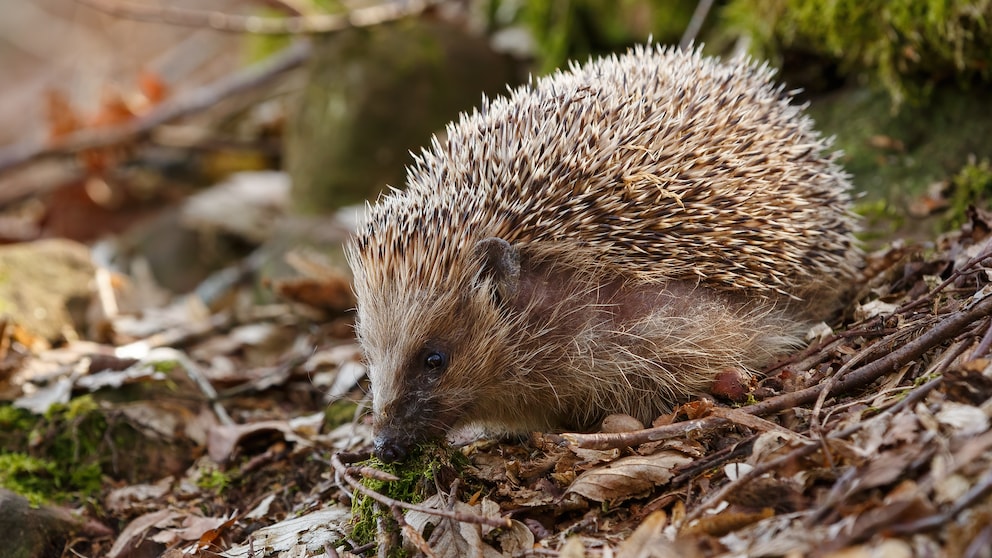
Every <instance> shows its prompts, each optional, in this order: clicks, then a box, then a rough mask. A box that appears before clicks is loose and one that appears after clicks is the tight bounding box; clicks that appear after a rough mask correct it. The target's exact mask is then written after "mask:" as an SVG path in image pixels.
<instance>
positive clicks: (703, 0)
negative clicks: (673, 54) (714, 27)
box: [679, 0, 713, 49]
mask: <svg viewBox="0 0 992 558" xmlns="http://www.w3.org/2000/svg"><path fill="white" fill-rule="evenodd" d="M712 7H713V0H699V2H698V3H697V4H696V9H695V10H694V11H693V12H692V19H690V20H689V25H687V26H686V27H685V32H684V33H682V40H680V41H679V48H681V49H686V48H689V45H691V44H692V43H694V42H696V36H697V35H699V30H700V29H702V27H703V22H704V21H706V16H707V15H708V14H709V13H710V8H712Z"/></svg>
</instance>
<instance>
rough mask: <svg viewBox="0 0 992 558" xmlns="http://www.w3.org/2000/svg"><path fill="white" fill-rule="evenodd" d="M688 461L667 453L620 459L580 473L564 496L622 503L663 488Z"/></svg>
mask: <svg viewBox="0 0 992 558" xmlns="http://www.w3.org/2000/svg"><path fill="white" fill-rule="evenodd" d="M690 462H692V458H691V457H688V456H687V455H685V454H684V453H682V452H676V451H670V450H666V451H660V452H658V453H655V454H652V455H645V456H641V455H633V456H630V457H623V458H621V459H618V460H616V461H614V462H612V463H610V464H608V465H604V466H602V467H598V468H596V469H592V470H589V471H586V472H585V473H582V474H581V475H579V477H578V478H576V479H575V482H573V483H572V485H571V486H569V487H568V490H567V491H566V493H574V494H579V495H581V496H584V497H586V498H588V499H589V500H593V501H595V502H622V501H624V500H628V499H630V498H635V497H637V496H643V495H645V494H647V493H648V492H650V491H651V490H652V489H654V488H657V487H659V486H663V485H664V484H666V483H668V481H669V480H671V478H672V477H673V476H674V475H675V470H676V469H677V468H679V467H681V466H683V465H686V464H688V463H690Z"/></svg>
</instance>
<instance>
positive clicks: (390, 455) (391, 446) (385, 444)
mask: <svg viewBox="0 0 992 558" xmlns="http://www.w3.org/2000/svg"><path fill="white" fill-rule="evenodd" d="M408 453H410V446H409V444H407V443H404V442H401V441H400V440H398V439H396V438H393V437H389V436H384V435H382V434H379V435H378V436H376V437H375V440H374V441H373V442H372V454H373V455H375V456H376V457H378V458H379V459H380V460H382V461H383V462H384V463H395V462H397V461H399V460H401V459H403V458H404V457H406V456H407V454H408Z"/></svg>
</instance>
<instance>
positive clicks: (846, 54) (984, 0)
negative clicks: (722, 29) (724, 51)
mask: <svg viewBox="0 0 992 558" xmlns="http://www.w3.org/2000/svg"><path fill="white" fill-rule="evenodd" d="M990 6H992V0H978V1H975V0H732V1H731V2H730V3H729V4H728V5H727V6H725V8H724V9H723V10H722V12H721V19H722V21H723V24H724V25H726V26H728V27H729V28H732V29H733V28H736V29H737V30H739V31H743V32H745V33H746V34H747V35H748V36H749V37H751V38H752V45H751V48H752V53H753V54H756V55H758V56H759V57H761V58H772V59H776V58H780V57H781V56H782V52H783V49H784V48H790V49H794V50H800V51H805V52H811V53H816V54H819V55H822V56H825V57H828V58H831V59H834V60H836V61H838V62H839V63H840V64H841V65H842V68H843V69H844V70H845V71H847V72H850V73H855V74H859V73H860V74H864V75H867V76H869V77H870V78H871V79H872V80H873V81H875V82H877V83H879V84H881V85H882V86H883V87H884V88H885V89H886V90H887V91H888V92H889V94H890V95H891V97H892V100H893V102H894V104H895V105H896V106H898V105H900V104H901V103H902V102H903V101H905V100H907V99H909V100H913V99H919V98H921V97H924V96H926V95H927V94H928V93H929V91H930V89H931V88H932V87H933V85H934V84H935V83H937V82H940V81H942V80H946V79H947V78H949V77H951V78H956V79H957V81H958V82H960V83H971V82H973V81H974V80H978V81H984V82H988V81H989V78H992V33H990V32H989V31H990V29H989V26H990V24H992V17H990V14H992V10H990Z"/></svg>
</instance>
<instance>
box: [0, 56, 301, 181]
mask: <svg viewBox="0 0 992 558" xmlns="http://www.w3.org/2000/svg"><path fill="white" fill-rule="evenodd" d="M309 56H310V44H309V43H308V42H306V41H298V42H296V43H294V44H292V45H290V46H289V47H287V48H285V49H283V50H282V51H280V52H279V53H277V54H275V55H273V56H271V57H270V58H268V59H266V60H265V61H263V62H261V63H259V64H256V65H253V66H249V67H248V68H245V69H243V70H241V71H239V72H236V73H234V74H230V75H228V76H225V77H223V78H221V79H219V80H217V81H215V82H213V83H211V84H209V85H205V86H203V87H201V88H199V89H196V90H193V91H189V92H187V93H185V94H182V95H179V96H176V97H173V98H171V99H169V100H166V101H164V102H163V103H161V104H159V105H157V106H156V107H155V108H154V109H152V110H151V111H149V112H148V113H146V114H144V115H142V116H138V117H136V118H134V119H132V120H129V121H127V122H125V123H123V124H121V125H118V126H114V127H110V128H98V129H86V130H80V131H79V132H76V133H74V134H70V135H68V136H66V137H65V138H62V139H59V140H57V141H31V142H23V143H18V144H14V145H11V146H8V147H4V148H2V149H0V174H2V173H3V172H5V171H9V170H11V169H14V168H17V167H19V166H21V165H25V164H27V163H30V162H33V161H35V160H38V159H42V158H46V157H57V156H66V155H75V154H76V153H79V152H80V151H85V150H87V149H95V148H101V147H111V146H116V145H120V144H123V143H127V142H130V141H135V140H137V139H141V138H143V137H144V136H145V135H146V134H148V133H149V132H150V131H151V130H152V129H154V128H155V127H157V126H160V125H162V124H165V123H167V122H170V121H173V120H176V119H178V118H180V117H183V116H188V115H191V114H196V113H199V112H203V111H204V110H206V109H208V108H210V107H213V106H214V105H216V104H217V103H218V102H219V101H221V100H222V99H225V98H227V97H230V96H231V95H235V94H237V93H242V92H245V91H250V90H252V89H255V88H256V87H259V86H261V85H264V84H266V83H268V82H269V81H270V80H272V79H273V78H275V77H277V76H279V75H280V74H282V73H284V72H286V71H289V70H291V69H293V68H296V67H297V66H299V65H300V64H302V63H303V62H304V61H305V60H306V59H307V58H308V57H309Z"/></svg>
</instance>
